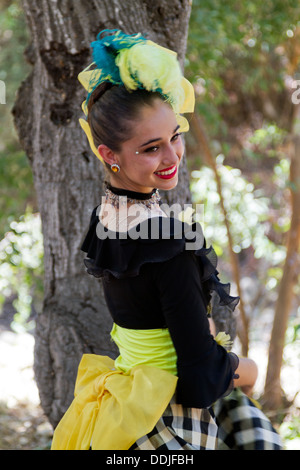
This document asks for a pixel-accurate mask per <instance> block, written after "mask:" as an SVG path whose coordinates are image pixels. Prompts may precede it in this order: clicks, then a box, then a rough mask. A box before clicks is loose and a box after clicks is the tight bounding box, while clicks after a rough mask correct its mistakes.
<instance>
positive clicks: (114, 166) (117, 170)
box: [110, 163, 120, 173]
mask: <svg viewBox="0 0 300 470" xmlns="http://www.w3.org/2000/svg"><path fill="white" fill-rule="evenodd" d="M110 168H111V170H112V171H113V172H114V173H119V171H120V167H119V165H118V164H117V163H113V164H112V165H111V167H110Z"/></svg>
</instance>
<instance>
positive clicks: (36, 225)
mask: <svg viewBox="0 0 300 470" xmlns="http://www.w3.org/2000/svg"><path fill="white" fill-rule="evenodd" d="M0 262H1V264H0V306H1V304H3V303H4V301H5V299H6V298H9V297H12V296H15V297H16V298H15V300H14V302H13V306H14V308H15V310H16V314H15V317H14V321H13V323H12V325H11V326H12V328H14V329H16V330H20V329H24V328H25V329H31V328H32V327H33V326H34V322H33V321H30V315H31V311H32V307H33V305H34V308H35V310H37V311H39V310H40V308H41V302H42V297H43V238H42V232H41V220H40V216H39V214H33V213H32V212H31V210H30V209H27V211H26V213H25V215H23V216H21V217H20V218H19V220H18V221H13V222H11V224H10V231H9V232H7V233H6V236H5V238H3V240H1V242H0Z"/></svg>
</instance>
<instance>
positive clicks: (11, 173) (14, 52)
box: [0, 0, 36, 234]
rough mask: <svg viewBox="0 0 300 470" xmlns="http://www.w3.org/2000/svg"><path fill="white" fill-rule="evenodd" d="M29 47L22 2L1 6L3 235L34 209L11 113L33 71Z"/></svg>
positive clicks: (28, 172)
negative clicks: (28, 207) (26, 53)
mask: <svg viewBox="0 0 300 470" xmlns="http://www.w3.org/2000/svg"><path fill="white" fill-rule="evenodd" d="M27 44H28V32H27V28H26V25H25V19H24V13H23V10H22V6H21V2H20V1H19V0H15V1H13V2H3V1H1V2H0V80H2V81H4V83H5V85H6V104H0V233H3V234H4V233H5V232H6V231H7V230H8V229H9V223H10V222H11V221H12V220H14V219H16V218H18V217H19V215H20V214H23V213H24V212H25V208H26V204H27V203H30V204H31V205H32V206H33V207H35V205H36V204H35V196H34V186H33V178H32V172H31V169H30V167H29V164H28V161H27V158H26V155H25V154H24V152H23V151H22V150H21V147H20V144H19V141H18V137H17V135H16V131H15V128H14V124H13V118H12V114H11V110H12V107H13V104H14V101H15V97H16V91H17V89H18V87H19V86H20V83H21V81H22V80H24V78H25V77H26V76H27V75H28V73H29V71H30V67H29V65H28V64H27V63H26V62H25V59H24V50H25V48H26V46H27Z"/></svg>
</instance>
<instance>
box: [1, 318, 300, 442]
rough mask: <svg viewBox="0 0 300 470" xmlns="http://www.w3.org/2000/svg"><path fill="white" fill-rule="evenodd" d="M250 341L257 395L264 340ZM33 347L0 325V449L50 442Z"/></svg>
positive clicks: (293, 387) (295, 385) (26, 337)
mask: <svg viewBox="0 0 300 470" xmlns="http://www.w3.org/2000/svg"><path fill="white" fill-rule="evenodd" d="M252 342H253V345H254V347H253V348H252V352H251V353H250V357H252V358H253V359H254V360H256V362H257V363H258V364H259V368H260V374H259V380H258V382H257V385H256V389H257V393H258V394H259V393H260V391H261V390H262V387H263V383H264V372H265V370H266V365H267V362H266V361H267V352H266V350H265V347H264V343H262V342H261V341H256V339H255V338H253V340H252ZM33 348H34V338H33V336H32V335H31V334H28V333H14V332H12V331H10V330H9V329H6V328H1V327H0V450H48V449H49V448H50V445H51V437H52V427H51V426H50V424H49V423H48V421H47V418H46V417H45V416H44V414H43V411H42V409H41V407H40V404H39V396H38V390H37V387H36V384H35V381H34V374H33ZM237 352H238V351H237ZM286 355H287V358H286V360H285V364H286V365H285V367H284V369H283V373H282V380H283V384H284V389H285V391H286V392H287V393H288V394H289V396H290V397H293V396H295V395H296V394H297V391H299V388H300V387H299V385H300V367H299V364H300V363H299V361H298V362H295V360H294V359H295V354H294V352H293V351H292V352H291V353H289V352H288V351H287V352H286ZM289 355H290V356H291V357H289ZM299 398H300V397H299V396H298V397H297V399H296V400H295V407H294V409H295V410H296V411H295V412H296V413H299V410H300V402H299ZM297 400H298V402H297ZM291 413H293V410H291ZM285 448H286V449H287V450H300V439H299V436H295V439H293V440H290V439H289V440H288V441H286V442H285Z"/></svg>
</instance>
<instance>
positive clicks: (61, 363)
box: [13, 0, 191, 426]
mask: <svg viewBox="0 0 300 470" xmlns="http://www.w3.org/2000/svg"><path fill="white" fill-rule="evenodd" d="M23 7H24V11H25V14H26V18H27V22H28V26H29V29H30V32H31V38H32V43H31V45H30V46H29V47H28V49H27V59H28V60H29V62H30V63H31V64H32V67H33V69H32V73H31V75H30V76H29V77H28V78H26V79H25V81H24V82H23V83H22V85H21V87H20V89H19V92H18V96H17V99H16V103H15V106H14V109H13V114H14V118H15V124H16V128H17V132H18V135H19V138H20V141H21V144H22V146H23V148H24V150H25V151H26V153H27V156H28V159H29V162H30V164H31V167H32V171H33V176H34V184H35V190H36V195H37V201H38V206H39V211H40V214H41V219H42V229H43V237H44V266H45V278H44V304H43V311H42V312H41V313H40V314H39V315H38V318H37V322H36V335H35V366H34V368H35V376H36V381H37V385H38V388H39V392H40V399H41V405H42V407H43V409H44V411H45V414H46V415H47V417H48V418H49V421H50V422H51V424H52V425H53V426H56V424H57V423H58V421H59V420H60V419H61V417H62V415H63V413H64V412H65V411H66V409H67V407H68V406H69V404H70V402H71V401H72V399H73V390H74V383H75V379H76V372H77V367H78V363H79V361H80V359H81V356H82V354H83V353H96V354H105V355H110V356H113V355H114V354H115V349H114V346H113V344H112V342H111V341H110V336H109V332H110V329H111V324H112V321H111V318H110V316H109V314H108V311H107V307H106V304H105V300H104V296H103V290H102V285H101V282H99V281H97V280H96V279H94V278H92V277H91V276H89V275H87V274H85V269H84V265H83V261H82V260H83V253H81V252H80V246H81V243H82V240H83V237H84V235H85V232H86V230H87V228H88V224H89V218H90V214H91V211H92V209H93V208H94V207H95V206H96V205H98V204H99V203H100V202H101V195H102V194H103V187H102V183H103V177H104V172H103V169H102V167H101V163H99V161H98V160H97V159H96V158H95V157H94V156H93V154H92V153H91V151H90V149H89V146H88V143H87V141H86V139H85V137H84V135H83V132H82V130H81V128H80V126H79V124H78V119H79V117H81V115H82V113H81V103H82V101H83V99H84V90H83V89H82V87H81V86H80V84H79V82H78V80H77V76H78V73H79V72H80V71H81V70H82V69H83V68H84V67H85V66H87V65H88V64H89V63H90V62H91V56H90V48H89V44H90V42H91V41H92V40H94V39H95V37H96V35H97V33H98V32H99V31H100V30H102V29H106V28H112V29H122V30H123V31H124V32H126V33H130V34H133V33H136V32H141V33H142V34H144V35H147V37H148V38H149V39H152V40H154V41H157V42H158V43H159V44H161V45H162V46H165V47H168V48H170V49H173V50H175V51H177V52H178V55H179V59H180V61H181V63H183V59H184V56H185V48H186V40H187V32H188V22H189V15H190V9H191V2H190V1H189V0H160V1H155V0H153V1H152V0H148V1H146V0H135V1H134V2H133V1H132V0H101V1H100V0H90V1H89V2H85V1H83V0H78V1H76V2H73V1H71V0H61V1H58V0H51V1H50V0H31V1H29V0H23ZM182 169H183V171H182V172H181V175H180V178H179V183H178V186H177V188H176V189H175V190H174V191H172V195H171V197H170V199H167V195H165V198H166V200H165V202H169V203H173V202H175V201H176V202H179V203H181V204H184V203H186V202H189V201H190V194H189V176H188V171H187V169H186V162H185V160H184V162H183V165H182ZM162 196H164V195H162Z"/></svg>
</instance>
